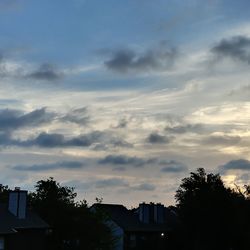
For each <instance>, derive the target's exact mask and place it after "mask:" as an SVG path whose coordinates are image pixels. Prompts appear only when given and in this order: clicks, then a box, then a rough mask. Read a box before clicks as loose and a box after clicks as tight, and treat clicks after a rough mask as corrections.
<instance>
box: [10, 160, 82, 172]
mask: <svg viewBox="0 0 250 250" xmlns="http://www.w3.org/2000/svg"><path fill="white" fill-rule="evenodd" d="M83 166H84V164H83V163H82V162H78V161H62V162H54V163H43V164H34V165H15V166H12V167H11V168H12V169H14V170H18V171H37V172H39V171H51V170H57V169H67V170H73V169H80V168H82V167H83Z"/></svg>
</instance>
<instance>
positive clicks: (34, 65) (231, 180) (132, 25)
mask: <svg viewBox="0 0 250 250" xmlns="http://www.w3.org/2000/svg"><path fill="white" fill-rule="evenodd" d="M249 8H250V2H249V1H248V0H238V1H235V0H206V1H203V0H185V1H183V0H154V1H151V0H127V1H123V0H106V1H101V0H53V1H51V0H43V1H37V0H0V31H1V33H0V34H1V39H0V160H1V161H0V168H1V175H0V183H2V184H3V185H9V186H10V187H11V188H14V187H15V186H19V187H21V188H23V189H28V190H34V185H35V183H36V182H37V181H38V180H41V179H47V178H49V177H54V178H55V180H57V181H58V182H60V183H61V184H62V185H67V186H71V187H75V190H76V192H77V193H78V199H86V200H87V201H88V202H89V203H90V204H91V203H93V202H94V201H95V197H98V198H103V201H104V202H105V203H119V204H124V205H126V206H128V207H133V206H137V205H138V203H140V202H143V201H145V202H161V203H163V204H165V205H173V204H175V199H174V194H175V191H176V190H177V188H178V186H179V185H180V183H181V180H182V179H183V178H184V177H187V176H189V173H190V172H191V171H195V170H196V169H197V168H200V167H203V168H205V169H206V171H207V172H213V173H220V174H221V176H222V178H223V180H224V181H225V183H226V185H228V186H233V185H234V184H237V185H239V186H243V185H244V184H249V180H250V152H249V145H250V80H249V79H250V71H249V67H250V16H249Z"/></svg>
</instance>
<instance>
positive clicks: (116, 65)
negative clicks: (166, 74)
mask: <svg viewBox="0 0 250 250" xmlns="http://www.w3.org/2000/svg"><path fill="white" fill-rule="evenodd" d="M176 57H177V51H176V49H174V48H169V46H167V44H166V42H162V43H160V44H159V45H158V46H157V47H155V48H152V49H148V50H146V51H144V52H143V53H139V52H136V51H134V50H132V49H120V50H117V51H113V53H112V55H111V58H109V59H108V60H107V61H105V62H104V64H105V66H106V67H107V68H108V69H110V70H113V71H117V72H119V73H128V72H131V71H132V72H148V71H164V70H168V69H169V68H171V67H172V66H173V64H174V61H175V59H176Z"/></svg>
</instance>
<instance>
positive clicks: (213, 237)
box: [175, 168, 244, 250]
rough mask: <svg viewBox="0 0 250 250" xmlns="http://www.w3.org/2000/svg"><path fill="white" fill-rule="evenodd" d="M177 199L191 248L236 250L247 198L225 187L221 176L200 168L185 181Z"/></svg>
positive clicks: (177, 194) (176, 196) (185, 233)
mask: <svg viewBox="0 0 250 250" xmlns="http://www.w3.org/2000/svg"><path fill="white" fill-rule="evenodd" d="M175 198H176V202H177V207H178V209H179V214H180V218H181V220H182V222H183V226H184V235H185V236H186V242H185V244H187V245H188V246H189V249H192V250H193V249H197V250H198V249H199V250H201V249H220V250H223V249H235V244H236V242H238V235H239V231H240V230H241V229H240V228H239V224H240V223H239V222H238V221H237V214H238V212H239V203H240V202H241V201H244V198H242V197H241V196H240V195H239V193H238V192H234V191H233V190H231V189H229V188H226V187H225V186H224V183H223V181H222V179H221V177H220V175H218V174H212V173H211V174H207V173H206V172H205V170H204V169H203V168H199V169H197V172H192V173H191V174H190V177H187V178H184V179H183V180H182V183H181V185H180V187H179V189H178V190H177V192H176V195H175ZM237 249H240V248H237Z"/></svg>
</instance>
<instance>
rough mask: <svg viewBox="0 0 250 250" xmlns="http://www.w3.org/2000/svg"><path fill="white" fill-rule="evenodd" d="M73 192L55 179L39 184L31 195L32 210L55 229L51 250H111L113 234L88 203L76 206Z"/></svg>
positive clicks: (72, 189) (83, 201) (83, 202)
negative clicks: (91, 210)
mask: <svg viewBox="0 0 250 250" xmlns="http://www.w3.org/2000/svg"><path fill="white" fill-rule="evenodd" d="M76 195H77V194H76V193H75V192H74V188H72V187H67V186H61V185H60V184H59V183H58V182H56V181H55V180H54V179H53V178H49V179H47V180H40V181H38V182H37V184H36V186H35V192H33V193H30V195H29V201H30V205H31V207H32V208H33V209H34V210H35V211H37V212H38V214H40V216H41V217H42V218H43V219H44V220H45V221H47V222H48V223H49V224H50V225H51V227H52V229H53V234H52V236H51V239H50V242H51V249H53V250H56V249H58V250H59V249H91V250H94V249H103V250H105V249H112V243H113V238H112V236H111V232H110V230H109V228H108V227H106V226H105V224H103V223H102V220H101V218H100V217H98V215H97V214H94V213H92V212H90V210H89V208H88V206H87V202H86V201H85V200H82V201H80V202H75V198H76Z"/></svg>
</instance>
